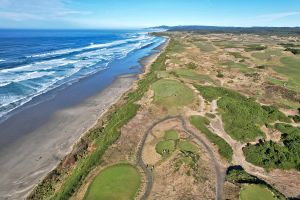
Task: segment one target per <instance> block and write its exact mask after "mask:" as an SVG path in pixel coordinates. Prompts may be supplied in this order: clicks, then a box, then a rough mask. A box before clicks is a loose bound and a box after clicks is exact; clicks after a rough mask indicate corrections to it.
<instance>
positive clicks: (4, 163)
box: [0, 45, 163, 199]
mask: <svg viewBox="0 0 300 200" xmlns="http://www.w3.org/2000/svg"><path fill="white" fill-rule="evenodd" d="M162 46H163V45H161V46H160V47H159V48H157V50H156V51H154V52H153V54H151V55H149V56H147V57H144V58H143V59H142V60H141V61H140V62H141V64H142V66H143V69H145V71H147V70H146V69H147V68H149V66H150V65H151V63H152V62H153V61H154V60H155V59H156V57H157V55H158V53H159V50H160V49H161V48H162ZM97 76H98V75H95V76H94V77H89V78H87V79H84V80H82V81H80V82H78V83H77V84H74V85H72V86H71V87H70V88H68V89H66V90H63V92H62V94H60V95H58V96H56V97H55V98H54V99H51V100H49V101H45V102H44V103H41V104H39V105H37V106H34V107H33V108H31V109H27V110H25V111H24V112H23V113H20V114H19V115H18V117H21V118H22V120H19V119H18V117H17V118H16V119H14V118H12V119H10V120H8V122H6V124H4V125H3V124H1V125H2V126H3V127H4V128H6V131H5V132H7V131H9V130H11V135H13V136H12V137H17V136H18V134H19V132H20V130H19V128H20V127H23V128H24V131H25V132H26V134H23V135H22V136H21V137H19V136H18V138H19V139H17V140H14V139H11V138H8V139H7V141H8V143H10V141H14V142H11V144H9V145H4V147H2V149H1V153H0V174H1V175H2V176H1V177H0V196H1V198H3V199H24V198H25V197H26V196H28V194H29V193H30V192H31V191H32V189H33V188H34V187H35V186H36V185H37V184H38V183H39V182H40V181H41V180H43V178H44V177H45V176H46V175H47V174H48V173H49V172H50V171H51V170H53V169H54V168H55V167H56V166H57V165H58V164H59V162H60V161H61V160H62V159H63V158H64V157H65V156H66V155H67V154H68V153H70V152H71V150H72V147H73V145H74V144H75V143H76V142H77V141H78V140H79V139H80V138H81V137H82V136H83V135H84V133H86V132H87V131H88V130H89V129H90V128H91V127H93V126H94V125H95V124H96V123H97V121H98V120H99V118H101V116H102V115H103V114H104V113H105V112H106V111H107V110H108V109H109V107H110V106H111V105H113V104H114V103H116V102H117V101H118V100H119V99H120V97H121V96H122V95H123V94H124V93H125V92H126V91H128V90H129V89H130V88H131V87H133V85H134V82H135V81H136V80H137V76H136V75H135V74H124V75H121V76H118V77H117V78H115V79H114V80H109V81H107V85H105V86H102V89H99V88H98V89H97V90H96V89H95V91H93V90H91V91H90V92H89V94H90V95H91V94H93V95H92V96H90V97H88V98H86V96H84V95H80V94H81V93H82V92H86V91H83V90H84V89H86V87H83V86H82V85H85V84H86V85H87V86H88V85H93V84H95V83H94V81H93V79H95V80H98V79H97V78H99V77H97ZM102 76H103V73H102ZM99 90H100V92H97V91H99ZM74 93H75V94H74ZM94 93H95V94H94ZM76 97H78V99H79V100H78V99H76ZM85 98H86V99H85ZM66 99H68V102H66ZM70 99H71V100H70ZM72 99H73V100H72ZM69 101H70V102H71V103H70V102H69ZM64 103H66V104H68V106H66V107H64V106H65V105H63V104H64ZM53 107H56V109H57V111H55V112H54V114H51V112H50V111H51V110H52V108H53ZM28 110H30V111H28ZM49 110H50V111H49ZM47 113H50V114H47ZM28 114H33V116H28ZM34 116H35V117H34ZM1 125H0V126H1Z"/></svg>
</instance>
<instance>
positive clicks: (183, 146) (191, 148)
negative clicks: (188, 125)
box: [178, 141, 198, 153]
mask: <svg viewBox="0 0 300 200" xmlns="http://www.w3.org/2000/svg"><path fill="white" fill-rule="evenodd" d="M178 147H179V150H180V151H182V152H191V153H197V152H198V148H197V146H195V145H194V144H193V143H191V142H189V141H180V142H179V144H178Z"/></svg>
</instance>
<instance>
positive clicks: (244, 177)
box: [226, 166, 286, 200]
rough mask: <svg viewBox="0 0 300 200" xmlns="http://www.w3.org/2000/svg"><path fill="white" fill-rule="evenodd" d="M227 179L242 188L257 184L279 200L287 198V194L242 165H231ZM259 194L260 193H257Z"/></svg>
mask: <svg viewBox="0 0 300 200" xmlns="http://www.w3.org/2000/svg"><path fill="white" fill-rule="evenodd" d="M226 181H229V182H231V183H233V184H235V185H237V186H239V187H240V188H243V187H245V186H247V185H256V186H259V187H263V188H265V189H266V190H267V191H268V192H269V193H271V194H272V197H273V198H275V199H278V200H286V198H285V196H284V195H283V194H281V193H280V192H279V191H277V190H276V189H275V188H273V187H272V186H271V185H269V184H268V183H266V182H265V181H263V180H261V179H259V178H257V177H255V176H253V175H251V174H248V173H247V172H246V171H245V170H244V169H243V168H242V167H241V166H230V167H229V168H228V169H227V172H226ZM257 194H258V193H257Z"/></svg>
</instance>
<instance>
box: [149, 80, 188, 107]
mask: <svg viewBox="0 0 300 200" xmlns="http://www.w3.org/2000/svg"><path fill="white" fill-rule="evenodd" d="M152 89H153V90H154V101H155V103H157V104H160V105H162V106H165V107H166V108H174V107H177V106H184V105H188V104H190V103H192V102H193V100H194V94H193V91H192V90H191V89H190V88H188V87H187V86H185V85H184V84H182V83H181V82H179V81H176V80H169V79H161V80H159V81H157V82H155V83H154V84H153V85H152Z"/></svg>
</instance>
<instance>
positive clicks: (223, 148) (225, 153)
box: [190, 116, 233, 162]
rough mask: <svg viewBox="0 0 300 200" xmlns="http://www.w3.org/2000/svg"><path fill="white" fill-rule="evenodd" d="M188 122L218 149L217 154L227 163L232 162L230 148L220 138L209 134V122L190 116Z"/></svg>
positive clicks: (203, 118)
mask: <svg viewBox="0 0 300 200" xmlns="http://www.w3.org/2000/svg"><path fill="white" fill-rule="evenodd" d="M190 122H191V124H192V125H194V126H195V127H196V128H197V129H198V130H200V131H201V132H202V133H203V134H205V135H206V137H207V138H208V139H209V140H210V141H211V142H212V143H213V144H215V145H217V147H218V152H219V154H220V155H221V156H222V157H223V158H225V159H226V160H227V161H229V162H230V161H231V160H232V154H233V150H232V148H231V146H230V145H229V144H228V143H227V142H226V141H225V140H224V139H223V138H221V137H219V136H218V135H216V134H214V133H213V132H211V131H210V130H209V129H208V128H207V125H209V123H210V122H209V120H208V119H207V118H205V117H202V116H192V117H190Z"/></svg>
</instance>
